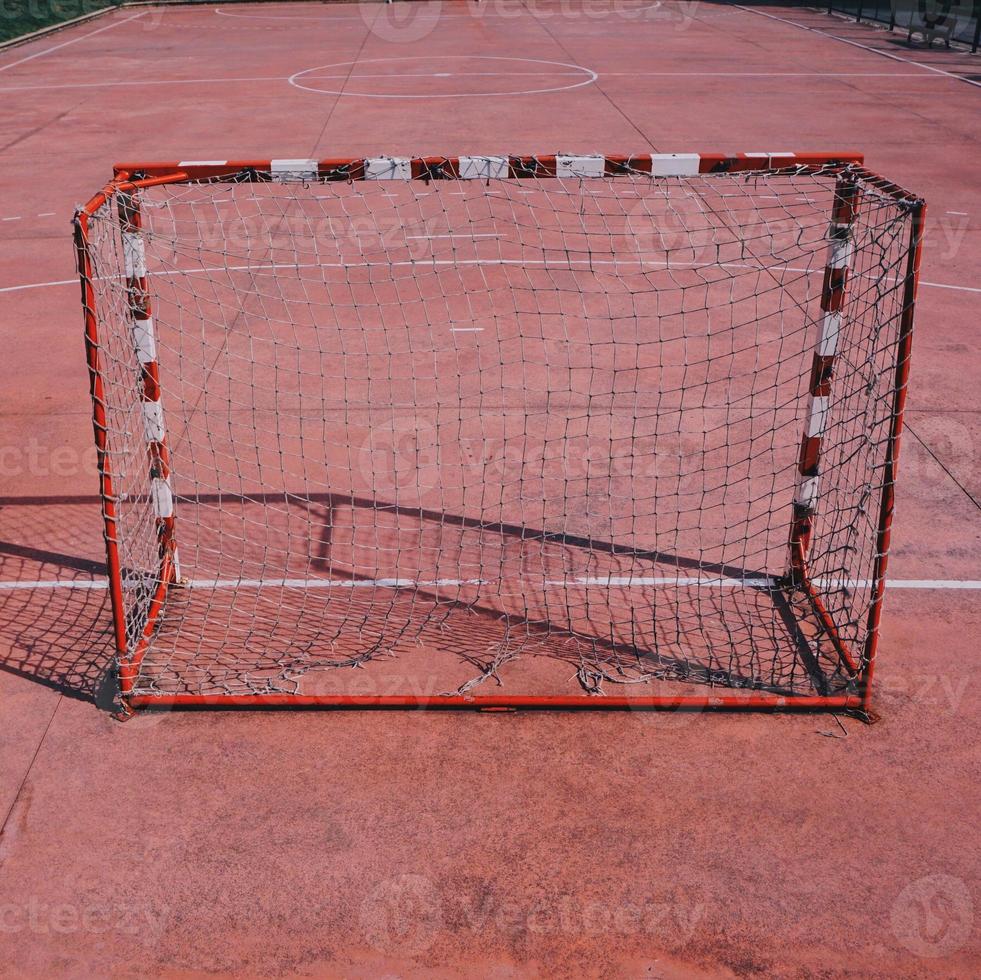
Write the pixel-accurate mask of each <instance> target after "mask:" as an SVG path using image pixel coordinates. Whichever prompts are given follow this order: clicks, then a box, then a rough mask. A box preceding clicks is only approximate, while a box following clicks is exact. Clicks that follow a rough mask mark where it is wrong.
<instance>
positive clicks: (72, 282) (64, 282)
mask: <svg viewBox="0 0 981 980" xmlns="http://www.w3.org/2000/svg"><path fill="white" fill-rule="evenodd" d="M450 193H453V192H452V191H451V192H450ZM575 264H583V265H585V266H586V267H589V266H591V265H625V264H627V263H626V262H614V261H590V260H588V259H583V260H582V261H581V263H577V262H576V260H571V261H570V262H549V261H548V260H547V259H546V260H542V261H539V262H535V261H533V260H531V259H460V260H453V259H447V260H445V261H444V260H439V259H421V260H420V261H418V262H391V263H387V262H386V263H379V262H362V263H356V262H343V263H336V262H335V263H329V262H311V263H294V262H290V263H287V264H284V265H252V266H250V265H230V266H215V267H214V268H205V269H169V270H165V273H164V274H170V273H181V272H183V273H187V274H191V273H204V272H209V273H210V272H246V271H248V270H249V269H254V270H267V271H271V270H275V269H319V268H328V269H348V268H351V269H354V268H366V267H368V266H372V265H393V266H405V265H419V266H427V267H428V266H440V265H537V266H560V267H563V268H568V266H569V265H575ZM637 264H638V265H664V263H663V262H661V263H655V262H650V261H648V262H644V263H642V262H638V263H637ZM709 265H718V266H720V267H723V268H732V269H759V271H760V272H765V271H767V268H766V267H763V266H754V265H743V264H741V263H738V262H722V263H715V262H711V263H704V265H692V264H687V265H682V264H680V263H679V264H675V265H672V266H671V268H685V269H693V268H694V269H697V268H703V267H705V266H709ZM769 268H770V269H778V268H785V269H786V271H787V272H807V273H810V274H814V275H823V274H824V267H823V266H822V267H821V268H814V269H800V268H796V267H790V266H787V267H783V266H771V267H769ZM151 274H152V273H151ZM157 274H158V275H159V274H160V273H157ZM77 285H78V279H52V280H50V281H48V282H25V283H21V284H20V285H17V286H0V293H17V292H21V291H22V290H25V289H44V288H45V287H47V286H77ZM920 286H921V287H926V286H929V287H930V288H932V289H953V290H957V291H959V292H965V293H981V286H957V285H954V284H953V283H946V282H926V281H924V280H922V279H921V280H920Z"/></svg>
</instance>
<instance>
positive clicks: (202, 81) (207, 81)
mask: <svg viewBox="0 0 981 980" xmlns="http://www.w3.org/2000/svg"><path fill="white" fill-rule="evenodd" d="M287 80H288V76H287V75H268V76H264V75H250V76H248V77H244V78H160V79H153V78H145V79H144V78H131V79H128V80H127V81H125V82H66V83H64V84H62V85H5V86H3V87H2V88H0V92H37V91H42V90H47V89H63V88H69V89H73V88H114V87H117V86H126V87H127V88H129V86H131V85H217V84H218V83H219V82H285V81H287Z"/></svg>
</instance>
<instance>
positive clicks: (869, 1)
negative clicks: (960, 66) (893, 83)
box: [828, 0, 981, 54]
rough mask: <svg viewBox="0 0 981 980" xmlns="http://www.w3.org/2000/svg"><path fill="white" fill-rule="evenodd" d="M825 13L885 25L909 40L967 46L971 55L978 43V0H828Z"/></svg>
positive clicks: (980, 7) (980, 15)
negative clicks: (904, 34) (848, 16)
mask: <svg viewBox="0 0 981 980" xmlns="http://www.w3.org/2000/svg"><path fill="white" fill-rule="evenodd" d="M828 13H829V14H831V13H836V14H848V15H850V16H853V17H854V18H855V19H856V20H868V21H873V22H875V23H877V24H886V25H887V26H888V27H889V30H891V31H900V32H905V33H906V36H907V39H909V40H914V39H915V40H919V41H922V42H923V43H926V44H929V45H932V44H933V43H934V42H936V41H939V42H940V43H942V44H945V45H947V46H949V45H950V42H951V41H955V42H957V43H959V44H966V45H970V48H971V53H972V54H975V53H976V52H977V50H978V46H979V42H981V2H979V0H959V2H958V0H891V2H890V0H828Z"/></svg>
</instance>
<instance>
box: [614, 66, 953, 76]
mask: <svg viewBox="0 0 981 980" xmlns="http://www.w3.org/2000/svg"><path fill="white" fill-rule="evenodd" d="M912 64H916V62H912ZM600 74H601V75H602V76H603V77H604V78H607V77H610V76H617V77H619V76H626V77H628V78H629V77H631V76H637V77H641V76H643V77H645V78H648V77H650V78H673V77H674V76H676V75H677V76H687V75H691V76H694V77H695V78H702V77H712V78H933V76H932V75H924V74H923V72H921V71H604V72H600Z"/></svg>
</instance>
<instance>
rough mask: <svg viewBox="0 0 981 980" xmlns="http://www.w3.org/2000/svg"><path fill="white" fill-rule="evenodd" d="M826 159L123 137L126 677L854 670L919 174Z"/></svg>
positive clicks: (885, 510)
mask: <svg viewBox="0 0 981 980" xmlns="http://www.w3.org/2000/svg"><path fill="white" fill-rule="evenodd" d="M858 161H859V158H856V157H849V156H845V157H831V156H829V157H820V158H819V157H794V156H793V155H792V154H791V155H786V156H783V155H782V156H779V157H769V158H767V157H765V156H763V155H758V154H757V155H753V154H748V155H743V156H739V157H730V158H726V157H721V156H717V157H712V156H706V155H702V156H699V155H697V154H683V155H662V156H658V155H655V156H653V157H652V156H645V157H634V158H604V157H562V156H559V157H542V158H516V157H511V158H508V157H480V158H477V157H472V158H458V159H452V160H449V159H439V160H431V159H425V160H423V159H414V160H409V159H399V158H379V159H368V160H355V161H326V162H325V161H321V162H317V161H296V160H291V161H263V162H252V163H237V162H228V163H225V162H218V163H215V162H204V163H186V162H184V163H174V164H154V165H144V166H137V165H123V166H121V167H119V168H117V173H116V177H115V179H114V180H113V182H112V183H111V184H110V185H109V186H108V187H107V188H106V189H105V190H104V191H103V192H102V193H100V194H99V195H97V196H96V197H95V198H94V199H93V201H91V202H90V203H89V204H88V205H87V206H86V207H85V208H84V209H81V210H80V211H79V213H78V215H77V220H76V245H77V252H78V256H79V268H80V271H81V277H82V288H83V301H84V306H85V315H86V336H87V345H88V363H89V368H90V374H91V379H92V390H93V396H94V405H95V428H96V440H97V444H98V449H99V461H100V468H101V478H102V493H103V502H104V517H105V525H106V538H107V546H108V548H107V552H108V567H109V587H110V589H111V592H112V598H113V609H114V615H115V626H116V631H115V635H116V646H117V655H118V662H119V672H120V684H121V691H122V694H123V697H124V698H125V699H126V700H127V701H128V702H129V703H130V704H135V705H139V704H165V703H166V704H174V703H214V704H219V703H225V702H230V703H243V704H262V703H269V704H276V703H285V702H292V703H301V704H302V703H323V704H426V705H432V704H436V705H451V704H452V705H457V704H474V705H480V706H483V705H501V706H503V705H516V704H560V705H563V704H564V705H570V706H571V705H580V704H592V705H597V706H602V705H616V706H620V705H624V704H629V705H637V706H661V705H677V704H685V703H690V704H698V705H713V704H722V705H726V706H733V707H737V706H791V705H805V706H808V705H813V706H836V707H848V706H855V707H858V706H861V705H865V704H867V698H868V680H869V674H870V662H871V658H872V655H873V653H874V647H875V636H876V633H877V627H878V615H879V608H880V604H881V598H882V582H883V577H884V573H885V553H886V551H887V545H888V534H889V522H890V517H891V512H892V487H893V482H894V477H895V457H896V452H897V448H898V435H899V430H900V424H901V413H902V403H903V397H904V394H905V379H906V370H907V365H908V356H909V340H910V329H911V325H912V305H913V298H914V294H915V276H916V265H917V262H916V258H917V255H918V245H919V240H920V235H921V224H922V212H923V207H922V203H921V202H920V201H918V200H917V199H915V198H913V197H912V196H910V195H908V194H906V193H905V192H903V191H902V190H900V189H899V188H897V187H895V186H894V185H892V184H890V183H889V182H887V181H885V180H883V179H881V178H878V177H876V176H874V175H873V174H871V173H869V172H868V171H866V170H864V169H863V168H862V167H861V166H860V165H859V162H858Z"/></svg>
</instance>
